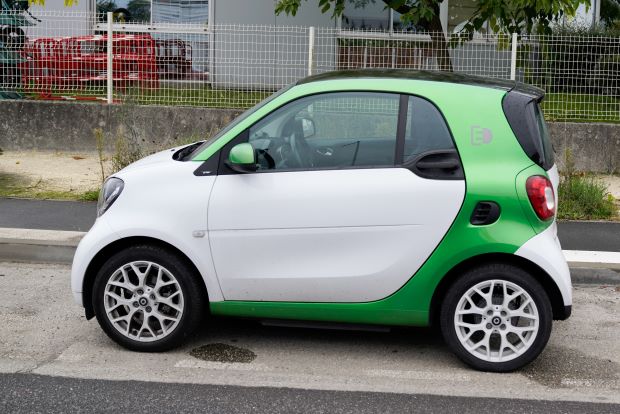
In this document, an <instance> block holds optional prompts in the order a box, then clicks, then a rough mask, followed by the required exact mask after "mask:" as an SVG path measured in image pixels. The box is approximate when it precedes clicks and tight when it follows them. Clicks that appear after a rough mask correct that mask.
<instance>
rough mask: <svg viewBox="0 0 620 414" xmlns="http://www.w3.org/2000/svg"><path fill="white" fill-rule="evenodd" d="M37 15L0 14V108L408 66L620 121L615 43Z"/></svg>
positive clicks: (187, 101) (200, 94) (148, 98)
mask: <svg viewBox="0 0 620 414" xmlns="http://www.w3.org/2000/svg"><path fill="white" fill-rule="evenodd" d="M11 13H13V14H11ZM35 17H36V19H37V20H35V19H32V18H30V17H29V16H25V15H21V14H19V13H14V12H3V14H2V19H0V98H15V99H17V98H23V99H46V100H93V101H100V102H117V103H121V102H131V103H136V104H157V105H191V106H205V107H213V108H247V107H250V106H252V105H254V104H256V103H257V102H258V101H260V100H262V99H263V98H265V97H267V96H268V95H270V94H271V93H273V92H274V91H276V90H278V89H279V88H281V87H283V86H285V85H287V84H290V83H292V82H295V81H297V80H298V79H300V78H303V77H305V76H307V75H309V74H318V73H322V72H326V71H332V70H339V69H354V68H407V69H420V70H452V71H454V72H458V73H466V74H472V75H479V76H485V77H494V78H502V79H510V78H511V77H513V76H514V78H515V79H516V80H518V81H522V82H526V83H530V84H533V85H536V86H539V87H541V88H543V89H544V90H545V91H546V93H547V96H546V98H545V102H544V110H545V114H546V116H547V117H548V118H549V119H553V120H567V121H608V122H620V38H617V37H601V36H559V35H548V36H527V37H523V38H520V39H519V40H518V42H517V44H516V45H515V46H516V49H514V50H516V53H512V51H513V49H512V46H513V45H512V43H511V39H510V38H503V37H482V36H481V37H477V38H474V39H473V40H468V41H465V42H457V41H456V39H453V38H448V39H446V38H445V36H444V35H443V33H437V34H421V33H411V32H392V33H387V32H382V31H368V30H365V31H362V30H341V29H336V28H309V27H282V26H248V25H211V26H207V25H205V24H164V23H157V24H136V23H122V22H108V20H107V16H106V15H92V14H86V13H78V12H39V13H38V14H36V15H35ZM110 35H111V36H110ZM109 40H111V41H109Z"/></svg>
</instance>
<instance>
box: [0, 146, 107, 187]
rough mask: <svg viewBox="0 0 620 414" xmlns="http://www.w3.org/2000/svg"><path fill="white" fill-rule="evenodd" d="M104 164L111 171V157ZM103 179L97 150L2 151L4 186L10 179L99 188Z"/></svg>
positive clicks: (0, 174) (0, 164)
mask: <svg viewBox="0 0 620 414" xmlns="http://www.w3.org/2000/svg"><path fill="white" fill-rule="evenodd" d="M104 165H105V168H106V171H110V167H109V161H107V160H106V161H105V162H104ZM3 177H4V178H3ZM3 180H4V182H3ZM101 181H102V179H101V166H100V163H99V157H98V155H97V153H52V152H40V151H23V152H13V151H5V152H4V153H3V154H2V155H0V187H6V185H5V184H7V183H8V184H11V186H12V187H14V186H15V184H21V185H26V186H36V187H37V188H42V189H45V190H51V191H70V192H76V193H82V192H86V191H90V190H96V189H98V188H99V187H100V186H101Z"/></svg>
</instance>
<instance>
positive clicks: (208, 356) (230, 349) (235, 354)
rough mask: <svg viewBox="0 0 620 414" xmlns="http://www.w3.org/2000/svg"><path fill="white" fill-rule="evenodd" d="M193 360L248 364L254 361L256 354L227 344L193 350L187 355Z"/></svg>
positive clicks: (210, 345)
mask: <svg viewBox="0 0 620 414" xmlns="http://www.w3.org/2000/svg"><path fill="white" fill-rule="evenodd" d="M189 354H190V355H191V356H193V357H194V358H198V359H202V360H203V361H211V362H229V363H230V362H241V363H245V364H248V363H250V362H252V361H254V360H255V359H256V354H255V353H254V352H252V351H250V350H249V349H245V348H240V347H238V346H233V345H228V344H221V343H215V344H207V345H202V346H199V347H198V348H194V349H192V350H191V351H190V353H189Z"/></svg>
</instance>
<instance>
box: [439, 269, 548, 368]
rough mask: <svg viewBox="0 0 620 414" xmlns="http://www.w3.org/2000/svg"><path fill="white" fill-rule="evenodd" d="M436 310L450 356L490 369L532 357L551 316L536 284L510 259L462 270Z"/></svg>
mask: <svg viewBox="0 0 620 414" xmlns="http://www.w3.org/2000/svg"><path fill="white" fill-rule="evenodd" d="M488 299H490V302H491V303H489V302H488V301H487V300H488ZM440 315H441V316H440V318H441V331H442V334H443V337H444V339H445V341H446V342H447V344H448V346H449V347H450V348H451V349H452V351H453V352H454V353H455V354H456V356H457V357H458V358H460V359H461V360H462V361H463V362H465V363H466V364H468V365H469V366H471V367H473V368H475V369H477V370H481V371H491V372H509V371H514V370H516V369H519V368H521V367H523V366H525V365H527V364H528V363H530V362H532V361H533V360H534V359H535V358H536V357H537V356H538V355H539V354H540V353H541V352H542V350H543V349H544V347H545V345H546V344H547V341H548V340H549V336H550V335H551V325H552V320H553V314H552V309H551V303H550V301H549V298H548V297H547V294H546V293H545V290H544V289H543V287H542V286H541V284H540V283H539V282H538V281H537V280H536V279H535V278H534V277H533V276H532V275H531V274H529V273H528V272H526V271H525V270H523V269H521V268H519V267H517V266H513V265H510V264H488V265H484V266H480V267H476V268H474V269H471V270H469V271H467V272H466V273H465V274H463V275H462V276H461V277H459V278H458V279H457V280H456V281H455V282H454V283H453V284H452V286H450V288H449V289H448V291H447V293H446V295H445V297H444V300H443V303H442V306H441V314H440Z"/></svg>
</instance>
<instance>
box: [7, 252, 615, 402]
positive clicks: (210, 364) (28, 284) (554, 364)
mask: <svg viewBox="0 0 620 414" xmlns="http://www.w3.org/2000/svg"><path fill="white" fill-rule="evenodd" d="M69 272H70V269H69V267H68V266H61V265H35V264H13V263H0V373H2V372H4V373H27V374H40V375H47V376H55V377H58V376H59V377H73V378H85V379H101V380H138V381H155V382H170V383H195V384H212V385H235V386H249V387H261V386H262V387H264V386H267V387H288V388H303V389H318V390H338V391H364V392H369V391H373V392H383V393H386V392H387V393H403V394H440V395H452V396H463V397H495V398H525V399H535V400H550V399H551V400H565V401H588V402H607V403H620V329H619V328H620V291H619V290H618V288H617V287H610V286H576V287H575V290H574V299H575V302H574V311H573V316H572V317H571V318H570V319H569V320H567V321H563V322H556V323H555V324H554V330H553V333H552V335H551V340H550V343H549V346H548V347H547V349H546V350H545V351H544V352H543V354H542V355H541V356H540V357H539V358H538V359H537V360H536V361H535V362H534V363H532V364H531V365H529V366H528V367H527V368H525V369H524V370H522V371H519V372H514V373H509V374H490V373H483V372H476V371H472V370H471V369H469V368H468V367H466V366H464V365H463V364H462V363H460V362H459V361H458V360H457V359H456V358H455V357H454V356H453V355H452V353H451V352H450V351H449V350H448V349H447V348H446V346H445V345H444V343H443V341H442V340H441V337H440V336H439V335H438V334H437V333H436V332H434V331H432V330H428V329H397V330H393V331H391V332H377V331H374V332H368V331H342V330H340V331H339V330H327V329H308V328H290V327H282V326H262V325H260V324H258V323H256V322H252V321H243V320H240V321H235V320H230V319H221V320H211V321H208V322H206V323H205V325H204V327H203V328H202V329H201V330H200V331H199V332H198V333H197V334H196V335H195V336H194V337H193V338H192V339H191V340H189V341H188V343H187V344H186V345H185V346H184V347H182V348H180V349H177V350H174V351H171V352H166V353H159V354H140V353H135V352H129V351H126V350H124V349H122V348H120V347H119V346H117V345H116V344H114V343H113V342H112V341H110V340H109V339H108V338H107V337H106V336H105V334H104V333H103V332H102V331H101V329H100V328H99V326H98V325H97V323H96V321H94V320H91V321H86V320H85V318H84V316H83V312H82V310H81V309H80V308H78V307H77V306H76V305H75V304H74V303H73V302H72V299H71V293H70V291H69Z"/></svg>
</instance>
